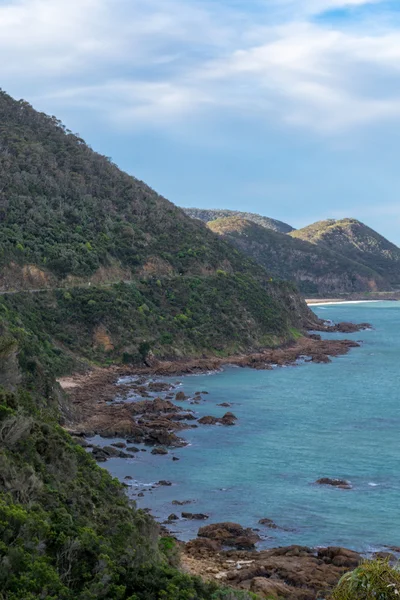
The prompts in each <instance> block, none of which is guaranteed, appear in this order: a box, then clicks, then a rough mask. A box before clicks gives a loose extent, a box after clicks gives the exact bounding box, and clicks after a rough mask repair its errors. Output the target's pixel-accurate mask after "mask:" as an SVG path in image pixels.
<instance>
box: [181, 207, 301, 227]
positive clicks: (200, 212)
mask: <svg viewBox="0 0 400 600" xmlns="http://www.w3.org/2000/svg"><path fill="white" fill-rule="evenodd" d="M183 210H184V211H185V213H186V214H187V215H189V216H190V217H193V218H194V219H200V221H204V222H205V223H209V222H210V221H215V220H216V219H225V218H238V219H246V221H251V222H252V223H256V224H257V225H260V226H261V227H265V228H266V229H271V230H272V231H279V232H280V233H290V232H291V231H294V229H293V227H291V226H290V225H288V224H287V223H283V222H282V221H277V220H276V219H270V218H269V217H263V216H262V215H257V214H255V213H249V212H240V211H239V210H221V209H215V208H211V209H206V208H184V209H183Z"/></svg>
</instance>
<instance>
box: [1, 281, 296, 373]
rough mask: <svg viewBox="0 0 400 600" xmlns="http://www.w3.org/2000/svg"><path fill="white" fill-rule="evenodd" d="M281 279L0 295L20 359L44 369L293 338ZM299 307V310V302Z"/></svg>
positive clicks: (222, 351) (228, 348)
mask: <svg viewBox="0 0 400 600" xmlns="http://www.w3.org/2000/svg"><path fill="white" fill-rule="evenodd" d="M290 292H291V293H292V294H293V295H295V296H296V295H297V294H296V292H295V291H294V289H293V288H292V289H291V288H290V285H289V284H285V283H280V282H270V283H269V284H268V285H267V284H266V289H263V288H261V287H260V286H259V285H258V284H257V283H256V282H254V280H253V279H252V278H251V277H246V276H244V275H228V274H218V275H215V276H210V277H207V278H201V277H186V278H184V277H178V278H175V279H172V278H171V279H168V280H164V281H163V282H162V283H161V282H160V281H159V280H157V279H148V280H144V281H142V282H139V283H137V284H136V285H134V284H124V283H121V284H117V285H114V286H111V287H107V288H75V289H70V290H68V291H64V290H56V291H49V292H41V293H37V294H30V293H23V294H22V293H21V294H17V295H5V296H1V297H0V323H1V320H3V322H4V324H6V325H7V326H8V328H9V329H10V331H11V332H12V334H13V335H14V336H15V338H16V339H17V340H18V342H19V344H20V360H21V361H22V362H23V364H24V367H25V368H26V370H29V371H34V370H35V369H36V367H35V364H36V361H37V359H39V360H40V363H41V365H43V366H44V367H45V369H46V372H48V373H51V374H56V375H58V374H60V373H65V372H68V371H71V370H72V369H73V367H74V365H76V361H77V360H79V359H84V360H85V361H86V362H96V363H98V364H110V363H118V362H119V363H121V362H130V363H132V362H143V359H145V357H146V355H147V354H148V353H149V352H150V351H151V352H152V353H153V354H154V355H156V356H158V357H164V358H168V357H170V358H171V357H180V356H197V355H202V354H204V353H206V354H208V355H219V354H229V353H234V352H239V351H244V350H248V349H250V348H253V349H257V348H260V347H261V346H266V345H276V344H277V343H282V342H283V341H288V340H290V339H295V338H296V336H298V334H299V329H300V328H301V326H302V325H301V319H299V316H298V315H297V314H296V313H295V312H294V311H292V310H291V306H290V305H289V304H288V296H289V294H290ZM305 310H307V309H305Z"/></svg>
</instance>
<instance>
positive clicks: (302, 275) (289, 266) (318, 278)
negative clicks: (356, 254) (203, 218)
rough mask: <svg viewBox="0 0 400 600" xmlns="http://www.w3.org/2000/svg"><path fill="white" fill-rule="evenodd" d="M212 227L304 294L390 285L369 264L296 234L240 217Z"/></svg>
mask: <svg viewBox="0 0 400 600" xmlns="http://www.w3.org/2000/svg"><path fill="white" fill-rule="evenodd" d="M208 226H209V228H210V229H211V230H212V231H214V232H215V233H218V234H219V235H220V236H221V237H223V238H224V239H226V240H227V241H229V242H231V243H232V244H233V245H234V246H235V247H236V248H238V249H240V250H241V251H243V252H245V253H246V254H247V255H248V256H250V257H251V258H253V259H254V260H256V261H257V262H258V263H259V264H260V265H262V266H263V267H265V268H266V269H267V270H268V271H269V272H270V273H272V274H273V275H274V276H275V277H279V278H281V279H287V280H290V281H295V282H296V284H297V285H298V287H299V289H300V290H301V291H302V292H303V293H304V294H308V295H320V296H324V295H328V296H329V295H330V294H338V293H348V292H358V291H374V290H383V289H388V288H389V287H390V284H389V283H388V281H387V280H385V279H384V278H383V277H382V276H381V275H379V274H378V273H377V272H376V271H373V270H372V269H370V268H368V267H367V266H364V265H363V264H360V263H357V262H355V261H353V260H350V259H349V258H346V257H345V256H343V255H341V254H339V253H337V252H333V251H331V250H330V249H328V248H325V247H324V246H318V245H315V244H311V243H310V242H308V241H303V240H301V239H298V238H297V237H295V236H294V235H293V237H292V235H285V234H282V233H278V232H276V231H272V230H270V229H266V228H265V227H261V226H260V225H257V224H256V223H252V222H250V221H247V220H245V219H241V218H238V217H231V218H226V219H218V220H216V221H211V222H210V223H208ZM295 233H296V232H295Z"/></svg>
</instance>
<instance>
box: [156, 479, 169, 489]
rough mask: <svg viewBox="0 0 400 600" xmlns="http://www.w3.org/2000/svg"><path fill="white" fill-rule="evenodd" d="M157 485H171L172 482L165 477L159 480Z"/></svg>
mask: <svg viewBox="0 0 400 600" xmlns="http://www.w3.org/2000/svg"><path fill="white" fill-rule="evenodd" d="M157 485H164V486H168V487H169V486H171V485H172V483H171V482H170V481H166V480H165V479H162V480H161V481H159V482H158V483H157Z"/></svg>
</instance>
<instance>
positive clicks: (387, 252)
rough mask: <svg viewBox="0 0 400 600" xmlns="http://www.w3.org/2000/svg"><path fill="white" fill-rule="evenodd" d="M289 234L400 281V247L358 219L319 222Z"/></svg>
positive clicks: (391, 280)
mask: <svg viewBox="0 0 400 600" xmlns="http://www.w3.org/2000/svg"><path fill="white" fill-rule="evenodd" d="M290 235H291V236H292V237H293V238H296V239H300V240H305V241H307V242H310V243H312V244H315V245H316V246H318V247H320V248H324V249H328V250H333V251H334V252H337V253H340V254H342V255H343V256H345V257H347V258H349V259H351V260H354V261H357V262H358V263H360V264H363V265H365V266H366V267H369V268H370V269H373V270H374V271H376V272H377V273H379V274H380V275H381V276H382V277H384V278H385V279H386V280H387V281H388V282H389V283H390V284H392V285H399V284H400V248H398V247H397V246H395V245H394V244H392V243H391V242H389V241H388V240H387V239H386V238H384V237H383V236H382V235H380V234H379V233H377V232H376V231H374V230H373V229H371V228H370V227H367V226H366V225H364V224H363V223H361V222H360V221H357V219H342V220H339V221H336V220H334V219H328V220H326V221H319V222H317V223H314V224H312V225H309V226H308V227H304V228H303V229H299V230H298V231H293V232H291V233H290Z"/></svg>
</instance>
